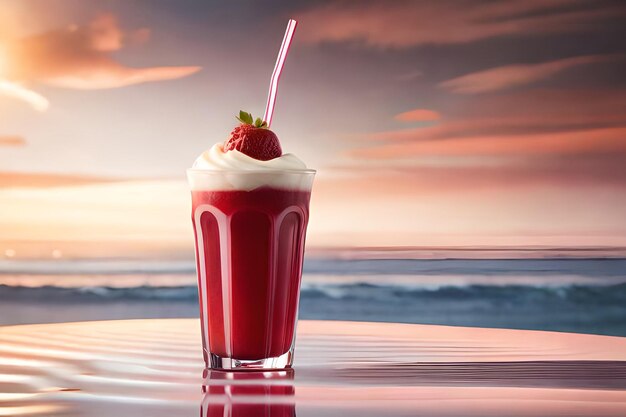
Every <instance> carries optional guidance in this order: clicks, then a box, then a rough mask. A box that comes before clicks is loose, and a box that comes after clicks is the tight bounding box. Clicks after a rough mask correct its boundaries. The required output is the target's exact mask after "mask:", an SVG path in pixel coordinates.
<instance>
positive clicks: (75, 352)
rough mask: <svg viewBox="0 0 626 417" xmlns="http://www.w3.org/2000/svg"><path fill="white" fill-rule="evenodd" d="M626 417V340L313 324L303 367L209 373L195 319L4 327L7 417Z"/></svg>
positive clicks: (299, 362)
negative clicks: (204, 364) (272, 370)
mask: <svg viewBox="0 0 626 417" xmlns="http://www.w3.org/2000/svg"><path fill="white" fill-rule="evenodd" d="M19 415H45V416H135V415H136V416H198V415H200V416H220V417H224V416H231V417H233V416H248V417H249V416H253V417H254V416H280V417H284V416H296V415H298V416H343V417H346V416H422V415H423V416H624V415H626V338H618V337H608V336H593V335H577V334H568V333H553V332H533V331H518V330H501V329H478V328H462V327H445V326H422V325H406V324H390V323H351V322H330V321H324V322H322V321H303V322H301V323H300V324H299V328H298V338H297V344H296V363H295V369H294V371H289V372H287V371H283V372H254V373H244V372H237V373H226V372H216V371H212V372H207V371H203V363H202V359H201V354H200V336H199V323H198V321H197V320H192V319H181V320H124V321H108V322H83V323H64V324H46V325H29V326H10V327H0V416H19Z"/></svg>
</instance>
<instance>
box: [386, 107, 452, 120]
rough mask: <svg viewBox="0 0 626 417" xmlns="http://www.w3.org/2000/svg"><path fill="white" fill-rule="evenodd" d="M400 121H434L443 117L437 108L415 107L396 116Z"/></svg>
mask: <svg viewBox="0 0 626 417" xmlns="http://www.w3.org/2000/svg"><path fill="white" fill-rule="evenodd" d="M394 119H395V120H398V121H400V122H433V121H436V120H439V119H441V114H439V112H437V111H435V110H429V109H414V110H409V111H406V112H404V113H400V114H397V115H396V116H394Z"/></svg>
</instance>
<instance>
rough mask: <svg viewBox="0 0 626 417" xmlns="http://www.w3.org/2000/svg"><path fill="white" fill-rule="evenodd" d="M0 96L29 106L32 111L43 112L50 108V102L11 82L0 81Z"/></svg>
mask: <svg viewBox="0 0 626 417" xmlns="http://www.w3.org/2000/svg"><path fill="white" fill-rule="evenodd" d="M0 94H3V95H5V96H8V97H13V98H16V99H18V100H22V101H24V102H26V103H28V104H30V105H31V106H32V107H33V109H35V110H37V111H41V112H44V111H46V110H48V107H50V102H49V101H48V99H47V98H45V97H44V96H42V95H41V94H39V93H37V92H35V91H33V90H29V89H28V88H26V87H24V86H22V85H20V84H18V83H14V82H11V81H7V80H1V79H0Z"/></svg>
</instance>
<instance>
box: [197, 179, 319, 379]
mask: <svg viewBox="0 0 626 417" xmlns="http://www.w3.org/2000/svg"><path fill="white" fill-rule="evenodd" d="M309 199H310V191H308V190H307V191H303V190H285V189H278V188H272V187H260V188H256V189H254V190H251V191H204V190H194V191H192V205H193V223H194V231H195V235H196V260H197V268H198V287H199V296H200V297H199V298H200V316H201V320H202V332H203V347H204V351H205V361H206V362H207V364H209V365H211V366H212V367H217V368H221V367H224V368H230V367H238V366H241V364H235V363H234V362H232V361H231V362H228V364H224V362H223V361H222V360H223V359H224V358H231V359H233V360H236V361H238V362H241V361H243V362H249V363H248V366H250V367H262V368H282V367H285V366H289V365H290V364H291V350H292V347H293V342H294V336H295V335H294V332H295V326H296V320H297V310H298V298H299V292H300V279H301V275H302V258H303V252H304V240H305V231H306V226H307V222H308V217H309ZM285 355H286V356H285ZM216 356H217V358H216ZM268 358H269V359H271V360H270V361H269V362H268V361H265V360H266V359H268ZM255 361H259V362H258V363H256V364H255V363H254V362H255ZM263 361H264V362H263ZM262 362H263V363H262ZM244 365H245V364H244Z"/></svg>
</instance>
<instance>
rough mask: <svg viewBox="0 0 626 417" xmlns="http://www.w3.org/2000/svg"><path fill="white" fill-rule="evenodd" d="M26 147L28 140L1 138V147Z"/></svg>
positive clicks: (16, 137) (18, 137)
mask: <svg viewBox="0 0 626 417" xmlns="http://www.w3.org/2000/svg"><path fill="white" fill-rule="evenodd" d="M24 145H26V139H24V138H23V137H21V136H15V135H12V136H8V135H5V136H0V146H24Z"/></svg>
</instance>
